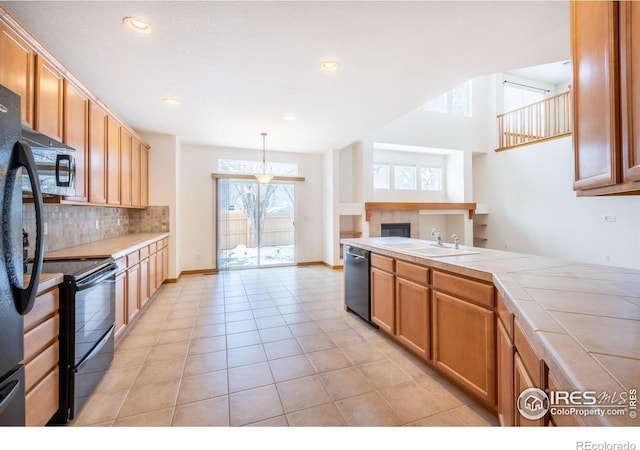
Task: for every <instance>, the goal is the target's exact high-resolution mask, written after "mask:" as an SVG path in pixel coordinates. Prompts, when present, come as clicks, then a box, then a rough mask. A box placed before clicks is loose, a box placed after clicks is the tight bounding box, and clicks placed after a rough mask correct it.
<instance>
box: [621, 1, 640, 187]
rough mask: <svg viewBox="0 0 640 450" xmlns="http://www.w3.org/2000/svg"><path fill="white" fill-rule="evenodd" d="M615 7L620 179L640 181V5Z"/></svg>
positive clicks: (630, 4)
mask: <svg viewBox="0 0 640 450" xmlns="http://www.w3.org/2000/svg"><path fill="white" fill-rule="evenodd" d="M619 7H620V67H621V71H620V81H621V84H620V88H621V92H620V99H621V102H622V104H621V108H622V110H621V119H622V159H623V172H624V173H623V176H624V181H640V97H639V96H640V66H638V64H640V57H639V55H640V4H638V3H636V2H620V6H619ZM634 29H635V34H634V33H633V30H634Z"/></svg>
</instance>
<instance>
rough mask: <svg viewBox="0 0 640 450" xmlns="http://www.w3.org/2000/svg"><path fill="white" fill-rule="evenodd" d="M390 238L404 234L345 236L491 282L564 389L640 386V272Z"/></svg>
mask: <svg viewBox="0 0 640 450" xmlns="http://www.w3.org/2000/svg"><path fill="white" fill-rule="evenodd" d="M389 239H392V240H394V241H396V242H399V241H398V239H399V238H358V239H343V240H341V242H342V243H343V244H345V245H353V246H355V247H361V248H364V249H366V250H371V251H373V252H375V253H378V254H383V255H387V256H390V257H394V258H398V259H403V260H406V261H410V262H415V263H418V264H425V265H428V266H430V267H433V268H435V269H442V270H447V271H450V272H454V273H458V274H460V275H467V276H470V277H474V278H478V279H482V280H485V281H491V282H493V283H494V285H495V286H496V288H497V289H498V290H499V291H500V292H501V293H502V294H503V296H504V297H505V301H506V303H507V305H506V306H507V308H509V310H510V311H511V312H513V314H514V315H515V317H516V318H517V319H518V321H519V322H520V324H521V326H522V328H523V330H524V331H525V333H526V334H527V336H528V337H529V338H530V340H531V342H532V344H533V345H534V347H535V349H536V351H537V352H538V355H539V356H540V357H541V358H542V359H543V360H544V361H545V363H546V364H547V366H548V367H549V371H550V372H551V373H553V375H554V376H555V377H556V378H558V381H559V382H560V384H561V385H562V386H563V387H567V388H569V389H575V390H581V391H582V390H590V391H596V392H597V395H599V394H600V393H601V392H606V393H607V394H609V395H614V394H615V395H619V394H620V393H621V392H628V391H629V390H630V389H636V390H640V271H639V270H634V269H624V268H616V267H610V266H600V265H594V264H586V263H577V262H574V261H563V260H558V259H553V258H547V257H541V256H532V255H526V254H522V253H513V252H504V251H498V250H490V249H483V248H475V247H466V246H460V248H461V249H463V250H473V251H477V252H478V253H477V254H471V255H460V256H444V257H434V258H423V257H417V256H414V255H411V254H408V253H404V252H402V251H401V250H393V251H392V250H390V249H388V248H385V247H381V245H383V244H384V243H385V242H389ZM400 239H405V240H407V242H409V240H408V239H407V238H400ZM412 241H417V240H415V239H414V240H412ZM423 242H425V243H427V245H429V244H431V241H423ZM639 409H640V408H639ZM639 412H640V411H639ZM582 419H583V420H584V422H585V424H587V425H626V426H640V418H631V417H630V416H629V414H628V413H627V414H625V415H623V416H608V417H607V416H603V417H598V416H582Z"/></svg>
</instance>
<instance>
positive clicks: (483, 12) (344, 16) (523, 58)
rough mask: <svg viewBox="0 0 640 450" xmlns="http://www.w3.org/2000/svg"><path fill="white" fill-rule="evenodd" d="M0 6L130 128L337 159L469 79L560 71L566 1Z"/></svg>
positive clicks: (185, 139) (566, 45)
mask: <svg viewBox="0 0 640 450" xmlns="http://www.w3.org/2000/svg"><path fill="white" fill-rule="evenodd" d="M1 4H2V5H3V6H4V7H5V9H7V10H8V11H9V12H10V13H12V14H13V15H14V16H15V17H16V18H17V19H18V20H19V21H21V22H22V23H23V24H24V25H25V26H26V27H27V28H28V29H29V30H31V31H32V33H33V34H35V35H36V37H37V38H38V39H39V40H40V41H41V42H42V43H43V44H44V45H45V46H46V47H47V48H48V49H49V50H51V51H52V53H53V54H55V55H56V56H57V57H58V58H59V59H60V60H61V61H62V62H63V63H64V64H65V66H66V67H67V68H69V69H70V71H71V72H72V73H74V74H75V75H76V76H77V77H78V78H79V79H80V80H82V81H83V82H84V83H86V84H87V85H88V86H89V87H90V89H91V90H92V91H93V92H94V93H95V94H96V95H97V96H98V97H99V98H101V99H102V100H103V101H104V102H105V103H106V104H107V105H109V107H110V108H111V109H113V110H114V111H115V113H116V114H117V115H119V116H120V117H121V118H122V119H123V120H125V121H126V122H127V123H128V124H129V125H131V126H132V127H134V128H136V129H138V130H142V131H152V132H158V133H164V134H172V135H177V136H180V137H181V139H182V141H183V142H188V143H196V144H206V145H215V146H227V147H241V148H262V138H261V136H260V132H263V131H264V132H267V133H268V137H267V148H268V149H272V150H283V151H297V152H324V151H326V150H330V149H336V148H341V147H344V146H345V145H348V144H349V143H351V142H353V141H356V140H358V139H361V138H363V137H366V136H367V135H369V134H371V133H372V132H374V131H375V130H377V129H378V128H380V127H382V126H383V125H385V124H387V123H389V122H391V121H393V120H395V119H397V118H399V117H401V116H403V115H404V114H406V113H408V112H410V111H412V110H414V109H415V108H417V107H418V106H420V105H422V104H423V103H425V102H426V101H427V100H429V99H431V98H433V97H436V96H437V95H439V94H441V93H443V92H445V91H447V90H449V89H450V88H452V87H454V86H456V85H457V84H459V83H461V82H463V81H466V80H468V79H470V78H473V77H475V76H480V75H486V74H490V73H495V72H504V71H509V70H511V69H517V68H521V67H528V66H534V65H539V64H544V63H548V62H554V61H559V60H563V59H568V58H569V6H568V2H565V1H550V2H545V1H531V2H525V1H486V2H485V1H470V2H464V1H409V2H399V1H374V2H366V1H335V2H334V1H287V2H274V1H256V2H252V1H192V2H187V1H149V2H135V1H106V2H95V1H40V2H31V1H5V2H1ZM125 16H135V17H140V18H143V19H145V20H147V21H149V23H150V24H151V25H152V27H153V32H152V33H151V34H146V35H143V34H136V33H134V32H133V31H132V30H130V29H129V28H127V27H126V26H124V25H123V23H122V19H123V17H125ZM326 59H332V60H337V61H339V63H340V67H339V70H337V71H334V72H324V71H322V70H321V68H320V62H321V61H322V60H326ZM164 97H176V98H177V99H179V101H180V105H179V106H169V105H166V104H164V103H162V99H163V98H164ZM289 115H294V116H295V118H296V120H295V121H292V120H285V117H286V116H289Z"/></svg>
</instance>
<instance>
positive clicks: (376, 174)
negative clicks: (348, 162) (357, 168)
mask: <svg viewBox="0 0 640 450" xmlns="http://www.w3.org/2000/svg"><path fill="white" fill-rule="evenodd" d="M373 188H374V189H389V164H387V163H373Z"/></svg>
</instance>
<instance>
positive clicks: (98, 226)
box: [96, 219, 100, 230]
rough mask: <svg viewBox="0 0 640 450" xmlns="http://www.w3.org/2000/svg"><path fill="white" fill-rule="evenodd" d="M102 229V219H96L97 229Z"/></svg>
mask: <svg viewBox="0 0 640 450" xmlns="http://www.w3.org/2000/svg"><path fill="white" fill-rule="evenodd" d="M99 229H100V221H99V220H98V219H96V230H99Z"/></svg>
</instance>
